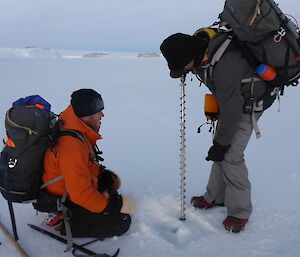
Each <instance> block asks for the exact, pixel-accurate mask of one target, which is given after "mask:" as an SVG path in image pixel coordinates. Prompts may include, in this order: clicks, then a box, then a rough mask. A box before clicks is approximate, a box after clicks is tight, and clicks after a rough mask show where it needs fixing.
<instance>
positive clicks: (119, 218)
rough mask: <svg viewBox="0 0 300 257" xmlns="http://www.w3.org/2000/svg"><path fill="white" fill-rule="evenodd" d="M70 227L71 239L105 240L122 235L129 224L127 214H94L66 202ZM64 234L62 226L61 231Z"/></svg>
mask: <svg viewBox="0 0 300 257" xmlns="http://www.w3.org/2000/svg"><path fill="white" fill-rule="evenodd" d="M66 206H67V207H68V211H69V215H68V216H69V218H70V220H69V221H70V225H71V230H72V236H73V237H96V238H106V237H113V236H120V235H122V234H124V233H125V232H126V231H127V230H128V229H129V226H130V224H131V218H130V216H129V215H128V214H123V213H120V212H111V213H109V212H105V213H94V212H90V211H89V210H87V209H85V208H83V207H81V206H79V205H77V204H74V203H73V202H67V203H66ZM61 233H62V234H65V231H64V226H63V229H62V231H61Z"/></svg>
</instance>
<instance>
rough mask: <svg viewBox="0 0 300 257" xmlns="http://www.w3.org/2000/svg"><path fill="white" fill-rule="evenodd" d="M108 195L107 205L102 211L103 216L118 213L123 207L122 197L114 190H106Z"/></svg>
mask: <svg viewBox="0 0 300 257" xmlns="http://www.w3.org/2000/svg"><path fill="white" fill-rule="evenodd" d="M107 193H108V194H109V198H108V203H107V206H106V208H105V209H104V210H103V211H102V213H103V214H106V215H107V214H114V213H120V210H121V208H122V205H123V200H122V196H121V195H119V193H118V192H117V191H116V190H110V189H109V190H107Z"/></svg>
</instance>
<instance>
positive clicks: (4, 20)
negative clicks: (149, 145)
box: [0, 0, 300, 52]
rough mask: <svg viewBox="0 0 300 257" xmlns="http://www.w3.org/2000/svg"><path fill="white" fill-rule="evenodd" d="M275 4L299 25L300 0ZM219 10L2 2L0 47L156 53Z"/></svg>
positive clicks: (98, 1) (201, 1)
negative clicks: (176, 35)
mask: <svg viewBox="0 0 300 257" xmlns="http://www.w3.org/2000/svg"><path fill="white" fill-rule="evenodd" d="M244 1H246V0H244ZM278 1H279V0H276V2H278ZM279 3H280V7H281V8H282V9H283V10H284V11H285V12H289V13H291V14H293V15H294V16H295V17H297V18H298V19H299V22H300V7H299V6H300V4H299V0H280V2H279ZM223 5H224V0H210V1H209V0H180V1H179V0H0V35H1V37H0V47H25V46H33V45H34V46H40V47H48V48H54V49H72V50H99V51H100V50H102V51H128V52H130V51H131V52H138V51H157V50H158V49H159V45H160V43H161V42H162V40H163V39H164V38H166V37H167V36H169V35H170V34H173V33H176V32H184V33H190V34H191V33H193V32H194V31H195V30H196V29H197V28H200V27H204V26H207V25H210V24H211V23H213V22H214V21H215V20H217V17H218V14H219V13H220V12H221V11H222V8H223Z"/></svg>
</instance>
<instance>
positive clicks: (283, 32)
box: [274, 27, 286, 43]
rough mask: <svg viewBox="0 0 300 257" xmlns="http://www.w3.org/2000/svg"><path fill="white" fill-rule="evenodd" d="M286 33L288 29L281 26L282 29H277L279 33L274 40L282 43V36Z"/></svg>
mask: <svg viewBox="0 0 300 257" xmlns="http://www.w3.org/2000/svg"><path fill="white" fill-rule="evenodd" d="M285 35H286V31H285V29H284V28H283V27H280V29H279V30H278V31H277V34H276V35H275V36H274V42H275V43H280V42H281V39H282V37H284V36H285Z"/></svg>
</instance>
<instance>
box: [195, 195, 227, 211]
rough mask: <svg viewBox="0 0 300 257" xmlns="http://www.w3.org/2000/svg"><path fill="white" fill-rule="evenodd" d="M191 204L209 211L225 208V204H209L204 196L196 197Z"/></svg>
mask: <svg viewBox="0 0 300 257" xmlns="http://www.w3.org/2000/svg"><path fill="white" fill-rule="evenodd" d="M191 204H192V205H193V206H194V207H196V208H200V209H209V208H212V207H217V206H224V203H215V201H213V202H211V203H209V202H207V201H206V200H205V198H204V197H203V196H194V197H193V198H192V199H191Z"/></svg>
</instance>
